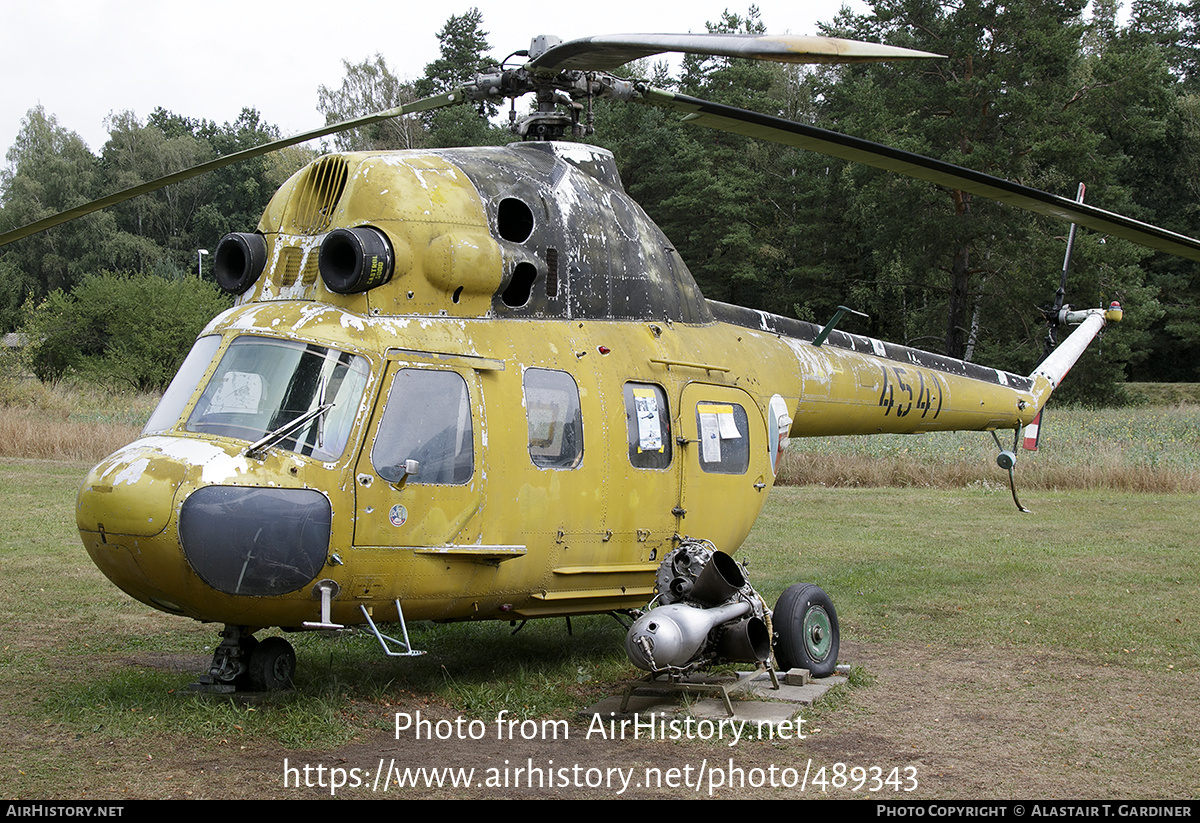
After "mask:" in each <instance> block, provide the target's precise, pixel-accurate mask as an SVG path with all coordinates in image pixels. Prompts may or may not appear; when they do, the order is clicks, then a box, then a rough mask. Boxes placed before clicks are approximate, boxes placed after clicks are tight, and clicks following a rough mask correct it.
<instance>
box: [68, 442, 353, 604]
mask: <svg viewBox="0 0 1200 823" xmlns="http://www.w3.org/2000/svg"><path fill="white" fill-rule="evenodd" d="M245 464H246V461H245V459H244V457H243V456H241V455H239V454H237V453H236V452H230V451H228V450H226V449H223V448H221V447H219V446H217V445H214V444H211V443H202V442H195V441H188V440H186V439H182V438H171V437H148V438H143V439H141V440H138V441H135V442H134V443H132V444H130V445H129V446H126V447H125V448H123V449H121V450H120V451H118V452H116V453H114V454H113V455H111V456H110V457H108V458H107V459H105V460H104V461H103V462H102V463H100V464H99V465H98V466H96V467H95V468H94V469H92V471H91V472H90V473H89V474H88V476H87V479H86V480H85V481H84V483H83V486H82V487H81V488H80V490H79V497H78V502H77V506H76V523H77V525H78V527H79V533H80V537H81V538H82V540H83V544H84V546H85V548H86V549H87V551H88V554H89V555H91V558H92V560H93V561H94V562H95V563H96V565H97V566H98V567H99V568H100V570H101V571H102V572H104V574H105V575H106V576H107V577H108V578H109V579H110V580H112V582H113V583H115V584H116V585H117V586H119V587H120V588H121V589H123V590H124V591H125V592H126V593H127V594H130V595H132V596H133V597H136V598H137V599H139V600H141V601H143V602H146V603H150V604H151V605H154V606H156V607H157V608H160V609H164V610H166V611H171V612H175V613H183V614H189V615H192V616H196V615H197V614H199V612H200V611H201V610H202V604H207V606H206V608H209V609H211V608H212V603H213V598H214V596H215V597H217V598H218V599H220V598H221V597H222V596H225V597H226V598H230V597H231V598H233V599H234V600H248V599H250V598H254V597H261V596H274V595H284V594H288V593H291V592H295V591H298V590H299V589H301V588H302V587H304V586H305V585H306V584H307V583H309V582H310V581H311V580H312V579H313V578H314V577H315V576H316V575H317V574H318V573H319V572H320V571H321V567H322V566H323V564H324V563H325V560H326V556H327V554H328V550H329V539H330V524H331V509H330V505H329V501H328V499H327V498H326V497H325V496H324V495H322V494H320V493H319V492H316V491H313V490H311V489H303V488H278V487H276V488H263V487H256V486H255V485H253V484H252V483H250V482H249V479H248V478H247V476H246V470H247V466H246V465H245ZM235 608H237V607H235Z"/></svg>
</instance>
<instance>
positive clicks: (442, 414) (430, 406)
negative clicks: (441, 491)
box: [371, 369, 475, 486]
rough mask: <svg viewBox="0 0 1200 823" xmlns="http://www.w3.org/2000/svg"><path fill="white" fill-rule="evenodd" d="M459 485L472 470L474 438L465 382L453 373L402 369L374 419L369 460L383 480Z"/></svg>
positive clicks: (472, 472)
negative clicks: (410, 470) (409, 470)
mask: <svg viewBox="0 0 1200 823" xmlns="http://www.w3.org/2000/svg"><path fill="white" fill-rule="evenodd" d="M410 460H415V461H416V463H417V472H416V473H415V474H411V475H410V476H409V479H408V481H407V482H409V483H419V484H438V485H451V486H455V485H463V484H465V483H468V482H470V480H471V477H472V476H474V474H475V440H474V433H473V429H472V426H471V398H470V394H469V393H468V391H467V383H466V381H465V380H463V378H462V376H461V375H459V374H457V373H456V372H452V371H435V370H432V369H401V370H400V371H399V372H397V374H396V379H395V380H394V381H392V389H391V392H390V393H389V394H388V400H387V408H385V409H384V412H383V419H382V420H380V422H379V431H378V432H377V433H376V435H375V444H374V445H373V446H372V447H371V464H372V465H373V466H374V467H375V471H376V472H377V473H378V474H379V476H380V477H382V478H383V479H384V480H387V481H388V482H390V483H394V482H398V481H399V480H401V479H402V478H403V477H404V475H405V472H406V466H407V465H408V462H407V461H410Z"/></svg>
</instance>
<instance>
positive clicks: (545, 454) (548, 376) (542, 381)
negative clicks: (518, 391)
mask: <svg viewBox="0 0 1200 823" xmlns="http://www.w3.org/2000/svg"><path fill="white" fill-rule="evenodd" d="M525 419H526V421H527V422H528V424H529V457H530V459H531V460H533V465H535V466H539V467H541V468H543V469H573V468H575V467H576V466H578V465H579V464H580V463H581V462H582V461H583V412H582V411H581V409H580V406H579V387H578V386H577V385H575V380H574V378H572V377H571V375H569V374H567V373H566V372H562V371H550V370H549V369H528V370H526V372H525Z"/></svg>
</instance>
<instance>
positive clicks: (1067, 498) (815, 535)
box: [740, 487, 1200, 671]
mask: <svg viewBox="0 0 1200 823" xmlns="http://www.w3.org/2000/svg"><path fill="white" fill-rule="evenodd" d="M1025 502H1026V504H1027V505H1028V506H1029V507H1030V508H1032V509H1033V510H1034V513H1033V514H1031V515H1030V514H1021V513H1020V512H1018V511H1016V509H1015V507H1013V505H1012V502H1011V499H1010V498H1009V496H1008V494H1007V491H1005V490H986V489H968V490H959V491H954V492H946V491H942V490H936V491H935V490H929V489H903V490H902V489H836V490H832V489H821V488H814V487H807V488H784V489H777V490H776V491H775V492H774V494H773V498H772V500H771V502H770V503H769V504H768V507H767V509H766V511H765V512H764V514H763V516H762V518H760V520H759V523H758V526H757V527H756V530H755V532H754V534H753V535H752V537H751V540H750V541H749V542H748V543H747V546H746V547H745V548H744V549H743V551H742V553H741V555H740V556H741V557H743V558H745V559H747V560H749V561H750V563H751V570H752V573H753V574H754V580H755V583H756V585H757V586H758V587H759V588H760V590H762V591H763V592H764V593H765V594H768V595H770V596H773V595H774V594H775V593H776V592H777V591H779V590H782V589H783V588H784V587H785V586H786V585H788V584H790V582H793V581H795V580H797V579H802V580H805V581H808V582H816V583H818V584H819V585H821V586H822V588H824V589H826V591H828V592H829V594H830V595H831V597H832V598H833V600H834V602H835V604H836V606H837V608H838V609H839V611H840V612H841V613H842V614H843V615H844V617H843V621H842V631H843V634H844V635H846V636H849V637H859V638H862V639H865V640H871V641H875V642H892V641H904V642H911V641H920V642H929V643H935V644H947V643H949V644H953V643H956V642H983V643H989V642H1003V643H1006V644H1010V645H1012V646H1013V647H1016V648H1024V649H1027V650H1034V649H1041V648H1054V649H1058V650H1064V651H1066V650H1069V651H1071V652H1073V653H1081V654H1086V655H1088V657H1089V658H1090V659H1093V660H1095V661H1097V662H1098V663H1102V664H1110V663H1112V664H1120V665H1124V666H1129V667H1132V668H1136V669H1139V670H1142V671H1150V670H1152V669H1155V668H1158V667H1165V666H1170V667H1173V668H1175V669H1177V670H1195V669H1197V668H1200V638H1197V636H1196V634H1195V632H1194V627H1195V625H1196V622H1197V620H1198V619H1200V555H1197V553H1196V551H1195V545H1194V535H1196V534H1198V533H1200V505H1198V503H1200V498H1198V497H1197V496H1195V495H1157V496H1149V495H1132V494H1124V493H1116V492H1071V493H1037V494H1031V495H1028V496H1027V499H1026V500H1025ZM799 512H803V517H798V516H797V515H798V513H799ZM770 596H769V597H768V599H770Z"/></svg>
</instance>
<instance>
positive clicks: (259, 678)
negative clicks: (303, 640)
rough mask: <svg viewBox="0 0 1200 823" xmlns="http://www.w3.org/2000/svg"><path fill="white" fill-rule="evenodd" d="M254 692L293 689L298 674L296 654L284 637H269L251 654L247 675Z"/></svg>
mask: <svg viewBox="0 0 1200 823" xmlns="http://www.w3.org/2000/svg"><path fill="white" fill-rule="evenodd" d="M246 674H247V677H248V678H249V681H250V688H251V689H253V690H254V691H260V692H273V691H278V690H280V689H290V688H291V687H292V676H293V675H295V674H296V652H295V650H293V649H292V644H291V643H289V642H287V641H286V640H284V639H283V638H282V637H268V638H266V639H265V640H263V641H262V642H260V643H259V644H258V645H257V646H255V647H254V650H253V651H251V653H250V671H248V672H247V673H246Z"/></svg>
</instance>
